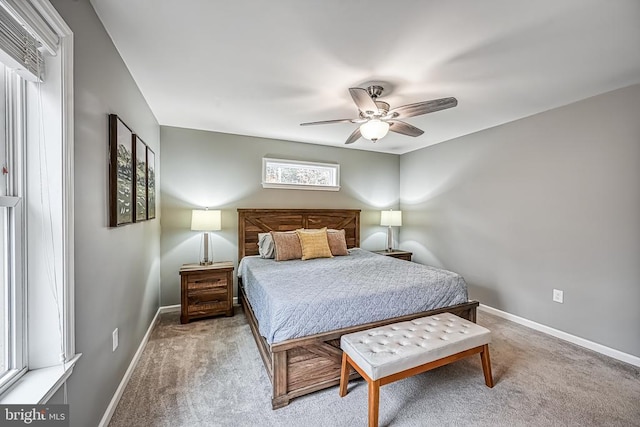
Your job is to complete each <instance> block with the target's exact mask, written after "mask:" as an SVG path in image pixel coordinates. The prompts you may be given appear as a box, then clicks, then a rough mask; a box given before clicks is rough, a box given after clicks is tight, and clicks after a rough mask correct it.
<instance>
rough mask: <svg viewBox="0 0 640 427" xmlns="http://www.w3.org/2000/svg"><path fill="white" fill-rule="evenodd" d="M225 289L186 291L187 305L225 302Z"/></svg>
mask: <svg viewBox="0 0 640 427" xmlns="http://www.w3.org/2000/svg"><path fill="white" fill-rule="evenodd" d="M226 300H227V289H226V288H222V289H197V290H192V289H189V291H187V301H189V304H200V303H205V302H211V301H226Z"/></svg>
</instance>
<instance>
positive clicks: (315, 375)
mask: <svg viewBox="0 0 640 427" xmlns="http://www.w3.org/2000/svg"><path fill="white" fill-rule="evenodd" d="M238 299H239V301H240V303H241V305H242V309H243V310H244V313H245V315H246V316H247V320H248V322H249V325H250V327H251V332H252V334H253V338H254V339H255V341H256V344H257V346H258V351H259V352H260V356H261V357H262V361H263V363H264V366H265V368H266V370H267V373H268V374H269V378H270V380H271V385H272V389H273V396H272V399H271V406H272V408H273V409H278V408H282V407H284V406H287V405H288V404H289V402H290V400H291V399H294V398H296V397H300V396H304V395H305V394H309V393H313V392H315V391H318V390H322V389H325V388H328V387H333V386H336V385H338V384H339V383H340V369H341V361H342V350H341V349H340V337H341V336H342V335H344V334H349V333H352V332H357V331H362V330H366V329H370V328H375V327H379V326H383V325H388V324H391V323H396V322H403V321H407V320H411V319H416V318H418V317H425V316H430V315H433V314H438V313H444V312H449V313H453V314H455V315H457V316H460V317H462V318H465V319H468V320H470V321H472V322H475V321H476V309H477V307H478V305H479V303H478V301H469V302H468V303H465V304H458V305H454V306H450V307H444V308H439V309H436V310H429V311H423V312H420V313H415V314H411V315H407V316H401V317H394V318H392V319H386V320H381V321H378V322H372V323H366V324H363V325H358V326H352V327H349V328H342V329H338V330H335V331H329V332H324V333H321V334H315V335H310V336H307V337H302V338H294V339H290V340H287V341H283V342H279V343H276V344H272V345H269V344H267V341H266V340H265V339H264V338H263V337H262V336H261V335H260V332H259V329H258V322H257V320H256V318H255V315H254V313H253V309H252V308H251V305H250V304H249V301H248V300H247V299H246V296H245V294H244V289H243V287H242V280H241V279H240V280H238ZM357 377H359V375H358V374H357V373H356V372H353V373H351V376H350V379H353V378H357Z"/></svg>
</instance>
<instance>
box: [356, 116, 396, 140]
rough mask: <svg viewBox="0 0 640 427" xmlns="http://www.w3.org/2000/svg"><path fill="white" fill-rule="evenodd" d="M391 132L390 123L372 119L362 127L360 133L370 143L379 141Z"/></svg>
mask: <svg viewBox="0 0 640 427" xmlns="http://www.w3.org/2000/svg"><path fill="white" fill-rule="evenodd" d="M387 132H389V123H387V122H383V121H382V120H378V119H371V120H369V121H368V122H365V123H363V124H362V125H360V133H361V134H362V136H363V137H364V138H366V139H368V140H370V141H377V140H379V139H380V138H383V137H384V136H385V135H386V134H387Z"/></svg>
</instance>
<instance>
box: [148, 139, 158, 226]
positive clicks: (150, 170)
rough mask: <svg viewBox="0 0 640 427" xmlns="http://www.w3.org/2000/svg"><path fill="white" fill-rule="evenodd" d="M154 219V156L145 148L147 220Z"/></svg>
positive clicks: (149, 149) (151, 151) (150, 150)
mask: <svg viewBox="0 0 640 427" xmlns="http://www.w3.org/2000/svg"><path fill="white" fill-rule="evenodd" d="M155 217H156V154H155V153H154V152H153V150H152V149H151V148H149V147H147V219H153V218H155Z"/></svg>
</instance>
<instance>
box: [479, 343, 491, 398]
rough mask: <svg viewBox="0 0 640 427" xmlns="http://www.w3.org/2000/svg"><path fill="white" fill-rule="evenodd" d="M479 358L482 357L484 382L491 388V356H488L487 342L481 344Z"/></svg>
mask: <svg viewBox="0 0 640 427" xmlns="http://www.w3.org/2000/svg"><path fill="white" fill-rule="evenodd" d="M480 359H482V372H484V383H485V384H486V385H487V387H489V388H493V376H492V375H491V358H490V357H489V344H485V345H483V346H482V351H481V352H480Z"/></svg>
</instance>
